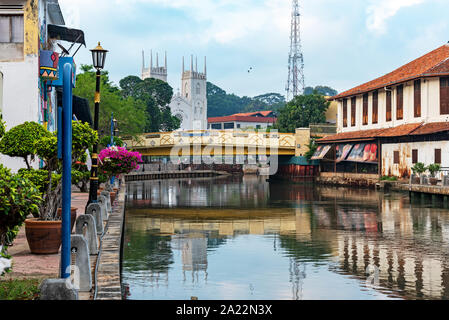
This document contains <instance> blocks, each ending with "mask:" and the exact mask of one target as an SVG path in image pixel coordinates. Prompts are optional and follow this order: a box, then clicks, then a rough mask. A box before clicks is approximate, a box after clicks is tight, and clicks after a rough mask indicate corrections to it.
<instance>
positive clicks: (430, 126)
mask: <svg viewBox="0 0 449 320" xmlns="http://www.w3.org/2000/svg"><path fill="white" fill-rule="evenodd" d="M444 131H449V122H433V123H427V124H425V125H423V126H421V127H420V128H418V129H416V130H414V131H413V132H412V133H411V135H412V136H417V135H425V134H432V133H438V132H444Z"/></svg>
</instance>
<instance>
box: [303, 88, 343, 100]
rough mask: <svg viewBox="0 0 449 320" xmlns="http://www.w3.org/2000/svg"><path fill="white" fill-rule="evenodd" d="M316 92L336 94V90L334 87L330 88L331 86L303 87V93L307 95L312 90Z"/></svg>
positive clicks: (327, 94) (328, 94)
mask: <svg viewBox="0 0 449 320" xmlns="http://www.w3.org/2000/svg"><path fill="white" fill-rule="evenodd" d="M315 91H316V92H317V93H319V94H322V95H323V96H331V97H333V96H336V95H337V94H338V91H337V90H335V89H332V88H331V87H328V86H316V87H315V88H313V87H306V88H305V89H304V94H305V95H309V94H313V93H314V92H315Z"/></svg>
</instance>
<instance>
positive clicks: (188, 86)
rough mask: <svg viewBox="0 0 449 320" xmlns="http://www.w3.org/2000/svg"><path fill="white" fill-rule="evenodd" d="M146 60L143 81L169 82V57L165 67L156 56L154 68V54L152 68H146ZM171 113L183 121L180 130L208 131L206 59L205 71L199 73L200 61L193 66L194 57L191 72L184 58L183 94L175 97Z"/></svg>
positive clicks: (143, 68) (171, 104)
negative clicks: (151, 79) (152, 79)
mask: <svg viewBox="0 0 449 320" xmlns="http://www.w3.org/2000/svg"><path fill="white" fill-rule="evenodd" d="M144 59H145V58H143V64H142V79H146V78H155V79H159V80H162V81H165V82H167V55H165V66H163V67H160V66H159V61H158V60H159V59H158V55H156V66H155V67H153V54H152V53H151V59H150V60H151V62H150V67H149V68H146V67H145V60H144ZM170 110H171V113H172V114H173V115H174V116H176V117H178V118H179V119H180V120H181V127H180V130H183V131H189V130H206V129H207V67H206V58H204V71H203V72H198V60H196V62H195V68H194V66H193V56H191V60H190V70H187V71H186V70H185V67H184V58H182V77H181V92H178V93H177V94H175V95H174V96H173V99H172V101H171V103H170Z"/></svg>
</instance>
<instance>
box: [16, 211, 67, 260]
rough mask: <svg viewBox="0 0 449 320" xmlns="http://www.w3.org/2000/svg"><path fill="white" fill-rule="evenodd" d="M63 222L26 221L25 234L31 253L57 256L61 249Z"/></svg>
mask: <svg viewBox="0 0 449 320" xmlns="http://www.w3.org/2000/svg"><path fill="white" fill-rule="evenodd" d="M61 225H62V221H60V220H59V221H40V220H38V219H37V218H32V219H26V220H25V234H26V237H27V241H28V245H29V247H30V251H31V253H35V254H55V253H58V252H59V247H61Z"/></svg>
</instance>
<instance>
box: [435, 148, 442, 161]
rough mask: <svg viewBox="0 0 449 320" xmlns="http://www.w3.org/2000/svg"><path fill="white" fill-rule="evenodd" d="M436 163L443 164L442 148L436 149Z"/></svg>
mask: <svg viewBox="0 0 449 320" xmlns="http://www.w3.org/2000/svg"><path fill="white" fill-rule="evenodd" d="M435 163H438V164H441V149H435Z"/></svg>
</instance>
